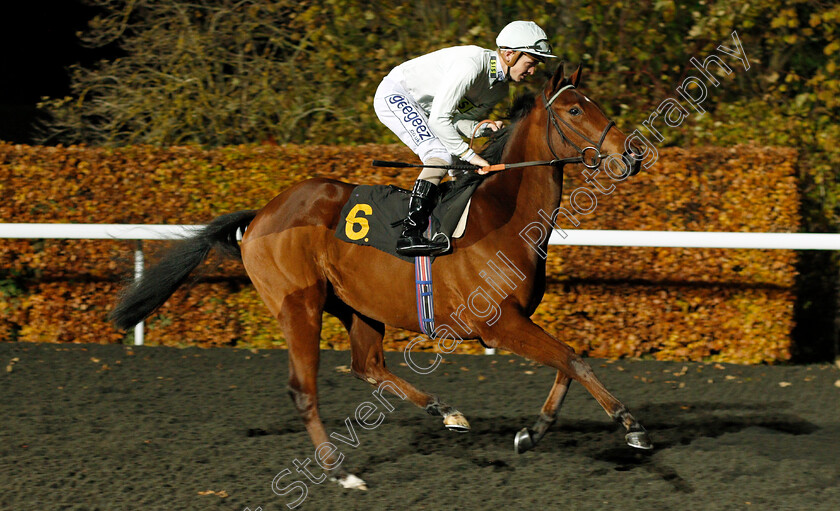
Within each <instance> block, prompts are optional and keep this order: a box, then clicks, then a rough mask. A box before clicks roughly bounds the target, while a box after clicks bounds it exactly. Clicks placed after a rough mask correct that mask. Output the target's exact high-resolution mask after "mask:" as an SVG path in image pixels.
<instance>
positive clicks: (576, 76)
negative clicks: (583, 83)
mask: <svg viewBox="0 0 840 511" xmlns="http://www.w3.org/2000/svg"><path fill="white" fill-rule="evenodd" d="M581 74H582V73H581V66H580V65H578V67H577V69H575V72H574V73H572V76H570V77H569V81H570V82H572V85H574V86H575V88H576V89H577V86H578V83H580V75H581Z"/></svg>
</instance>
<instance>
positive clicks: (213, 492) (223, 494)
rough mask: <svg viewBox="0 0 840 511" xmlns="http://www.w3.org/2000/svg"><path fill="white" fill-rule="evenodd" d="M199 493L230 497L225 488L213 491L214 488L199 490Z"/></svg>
mask: <svg viewBox="0 0 840 511" xmlns="http://www.w3.org/2000/svg"><path fill="white" fill-rule="evenodd" d="M198 494H199V495H215V496H217V497H220V498H226V497H228V493H227V492H226V491H224V490H222V491H213V490H207V491H200V492H198Z"/></svg>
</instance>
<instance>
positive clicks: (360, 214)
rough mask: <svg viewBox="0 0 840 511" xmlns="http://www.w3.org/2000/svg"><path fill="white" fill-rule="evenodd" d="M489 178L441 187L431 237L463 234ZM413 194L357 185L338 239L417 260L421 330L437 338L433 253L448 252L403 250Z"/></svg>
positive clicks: (469, 178)
mask: <svg viewBox="0 0 840 511" xmlns="http://www.w3.org/2000/svg"><path fill="white" fill-rule="evenodd" d="M483 179H484V178H483V176H478V175H475V174H473V175H466V176H462V177H460V178H459V179H457V180H455V181H448V182H446V183H443V184H442V185H441V187H440V199H439V200H438V202H437V204H436V205H435V207H434V209H433V210H432V214H431V219H430V221H429V228H428V229H427V230H426V233H425V235H426V237H428V238H433V237H438V236H444V237H446V239H447V241H449V240H450V239H451V238H452V237H453V235H458V236H460V234H461V233H456V232H455V229H456V227H457V226H458V224H459V222H460V220H461V217H462V216H463V215H466V214H467V213H468V212H467V211H466V210H467V209H468V206H469V200H470V197H471V196H472V194H473V192H474V191H475V189H476V188H477V187H478V185H479V183H481V181H482V180H483ZM410 195H411V192H410V191H408V190H405V189H402V188H398V187H396V186H392V185H388V186H386V185H359V186H357V187H356V188H354V189H353V191H352V192H351V193H350V199H349V200H348V201H347V203H346V204H345V205H344V207H343V208H342V210H341V217H340V218H341V220H340V221H339V223H338V226H337V227H336V230H335V237H336V238H338V239H340V240H342V241H345V242H347V243H355V244H356V245H367V246H371V247H374V248H376V249H379V250H381V251H383V252H387V253H388V254H391V255H392V256H394V257H399V258H400V259H402V260H404V261H408V262H413V263H414V265H415V272H414V273H415V282H416V288H417V314H418V317H419V320H420V330H421V331H422V332H423V333H425V334H426V335H428V336H429V337H432V338H433V337H434V329H435V325H434V303H433V297H432V267H431V264H432V257H440V256H442V255H444V254H446V253H448V251H447V252H444V253H443V254H438V255H437V256H432V257H430V256H420V257H406V256H402V255H400V254H397V252H396V250H395V249H396V246H397V239H399V237H400V233H401V232H402V220H403V219H404V218H405V214H406V211H408V200H409V197H410ZM432 233H434V234H432ZM450 247H451V245H450ZM450 250H451V248H450Z"/></svg>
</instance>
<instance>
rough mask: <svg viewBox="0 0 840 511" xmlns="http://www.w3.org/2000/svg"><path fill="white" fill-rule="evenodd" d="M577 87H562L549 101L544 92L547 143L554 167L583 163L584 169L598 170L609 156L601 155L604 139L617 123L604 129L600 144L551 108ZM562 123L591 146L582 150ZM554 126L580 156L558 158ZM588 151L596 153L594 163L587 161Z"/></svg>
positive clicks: (593, 158) (612, 122) (608, 124)
mask: <svg viewBox="0 0 840 511" xmlns="http://www.w3.org/2000/svg"><path fill="white" fill-rule="evenodd" d="M574 88H575V86H574V85H572V84H569V85H566V86H564V87H561V88H560V90H558V91H557V92H555V93H554V94H553V95H552V96H551V98H550V99H549V98H548V97H547V96H546V95H545V90H543V93H542V95H543V102H545V109H546V111H547V112H548V120H547V121H546V127H545V142H546V144H547V145H548V149H549V150H550V151H551V155H552V156H554V160H553V161H552V164H553V165H557V164H561V163H581V164H583V166H584V167H586V168H589V169H594V168H597V167H598V165H600V164H601V160H602V159H603V158H604V157H606V156H609V155H605V154H601V146H602V145H603V144H604V139H606V138H607V133H609V131H610V129H611V128H612V127H613V126H615V121H610V122H608V123H607V125H606V126H605V127H604V131H603V132H601V138H599V139H598V142H595V141H594V140H592V139H590V138H589V137H587V136H586V135H584V134H583V133H581V132H580V131H578V130H577V129H575V127H574V126H572V125H571V124H569V123H568V122H567V121H566V120H565V119H563V118H562V117H560V116H559V115H558V114H557V112H555V111H554V109H553V108H551V104H552V103H554V100H555V99H557V97H558V96H559V95H560V94H561V93H563V92H564V91H566V90H569V89H574ZM557 121H560V122H562V123H563V124H564V125H565V126H566V127H567V128H569V129H570V130H572V131H573V132H574V133H575V134H576V135H577V136H579V137H580V138H582V139H583V140H585V141H586V142H587V143H588V144H589V145H588V146H586V147H584V148H583V149H581V148H580V147H579V146H578V145H577V144H575V143H574V142H572V140H571V139H570V138H569V137H568V136H567V135H566V133H565V132H564V131H563V129H562V128H561V127H560V124H559V123H558V122H557ZM552 125H553V126H554V130H555V131H556V132H557V133H558V134H559V135H560V138H561V139H563V141H565V142H566V143H567V144H569V145H570V146H572V147H574V148H575V150H576V151H577V152H578V154H580V156H577V157H572V158H560V157H559V156H557V153H556V152H555V151H554V147H553V146H552V145H551V126H552ZM588 151H595V154H594V156H593V157H592V162H591V163H589V162H587V161H586V153H587V152H588Z"/></svg>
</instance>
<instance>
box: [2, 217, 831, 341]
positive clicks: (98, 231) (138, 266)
mask: <svg viewBox="0 0 840 511" xmlns="http://www.w3.org/2000/svg"><path fill="white" fill-rule="evenodd" d="M201 227H203V226H202V225H154V224H15V223H5V224H4V223H0V238H28V239H108V240H137V241H142V240H176V239H181V238H185V237H188V236H190V235H192V234H194V233H195V232H196V230H198V229H200V228H201ZM563 233H565V234H566V236H565V238H564V237H562V236H561V235H560V231H558V230H554V231H553V232H552V233H551V237H550V238H549V241H548V242H549V244H550V245H570V246H571V245H575V246H582V245H588V246H602V247H677V248H679V247H682V248H731V249H771V250H772V249H777V250H840V234H812V233H775V232H685V231H617V230H587V229H566V230H565V231H563ZM142 275H143V247H142V245H141V244H140V243H138V245H137V248H136V250H135V251H134V278H135V280H136V279H139V278H140V277H142ZM134 344H136V345H142V344H143V322H140V323H138V324H137V325H136V326H135V327H134Z"/></svg>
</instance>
